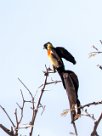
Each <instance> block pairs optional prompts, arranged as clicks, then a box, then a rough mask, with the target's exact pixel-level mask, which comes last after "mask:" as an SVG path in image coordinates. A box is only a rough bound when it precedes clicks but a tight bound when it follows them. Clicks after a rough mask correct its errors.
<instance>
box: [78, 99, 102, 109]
mask: <svg viewBox="0 0 102 136" xmlns="http://www.w3.org/2000/svg"><path fill="white" fill-rule="evenodd" d="M99 104H102V101H98V102H91V103H88V104H85V105H83V106H80V107H79V108H80V109H83V108H85V107H90V106H92V105H99Z"/></svg>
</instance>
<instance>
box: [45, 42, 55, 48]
mask: <svg viewBox="0 0 102 136" xmlns="http://www.w3.org/2000/svg"><path fill="white" fill-rule="evenodd" d="M52 48H53V45H52V43H50V42H47V43H45V44H44V49H46V50H49V49H52Z"/></svg>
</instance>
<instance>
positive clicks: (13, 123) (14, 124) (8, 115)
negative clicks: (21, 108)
mask: <svg viewBox="0 0 102 136" xmlns="http://www.w3.org/2000/svg"><path fill="white" fill-rule="evenodd" d="M0 107H1V109H2V110H3V111H4V113H5V114H6V116H7V117H8V119H9V121H10V122H11V124H12V125H13V127H15V124H14V123H13V121H12V120H11V118H10V116H9V115H8V113H7V111H6V110H5V108H3V107H2V106H1V105H0Z"/></svg>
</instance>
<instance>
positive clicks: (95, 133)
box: [91, 113, 102, 136]
mask: <svg viewBox="0 0 102 136" xmlns="http://www.w3.org/2000/svg"><path fill="white" fill-rule="evenodd" d="M101 120H102V113H101V114H100V116H99V118H98V120H97V121H96V122H95V124H94V128H93V132H92V133H91V136H99V135H98V134H97V128H98V126H99V123H100V121H101Z"/></svg>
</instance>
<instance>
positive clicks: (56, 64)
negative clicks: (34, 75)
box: [44, 42, 76, 88]
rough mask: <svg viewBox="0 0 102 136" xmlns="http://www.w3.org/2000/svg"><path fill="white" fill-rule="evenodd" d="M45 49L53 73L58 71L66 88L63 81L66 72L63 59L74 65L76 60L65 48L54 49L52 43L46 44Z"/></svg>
mask: <svg viewBox="0 0 102 136" xmlns="http://www.w3.org/2000/svg"><path fill="white" fill-rule="evenodd" d="M44 49H46V50H47V55H48V58H49V60H50V62H51V64H52V67H53V71H54V72H55V71H57V72H58V73H59V75H60V77H61V80H62V83H63V86H64V88H66V87H65V83H64V79H63V72H64V71H65V66H64V63H63V60H62V58H64V59H65V60H67V61H69V62H71V63H73V64H74V65H75V64H76V60H75V58H74V57H73V56H72V54H71V53H70V52H68V51H67V50H66V49H65V48H64V47H54V46H53V45H52V43H51V42H47V43H45V44H44Z"/></svg>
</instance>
